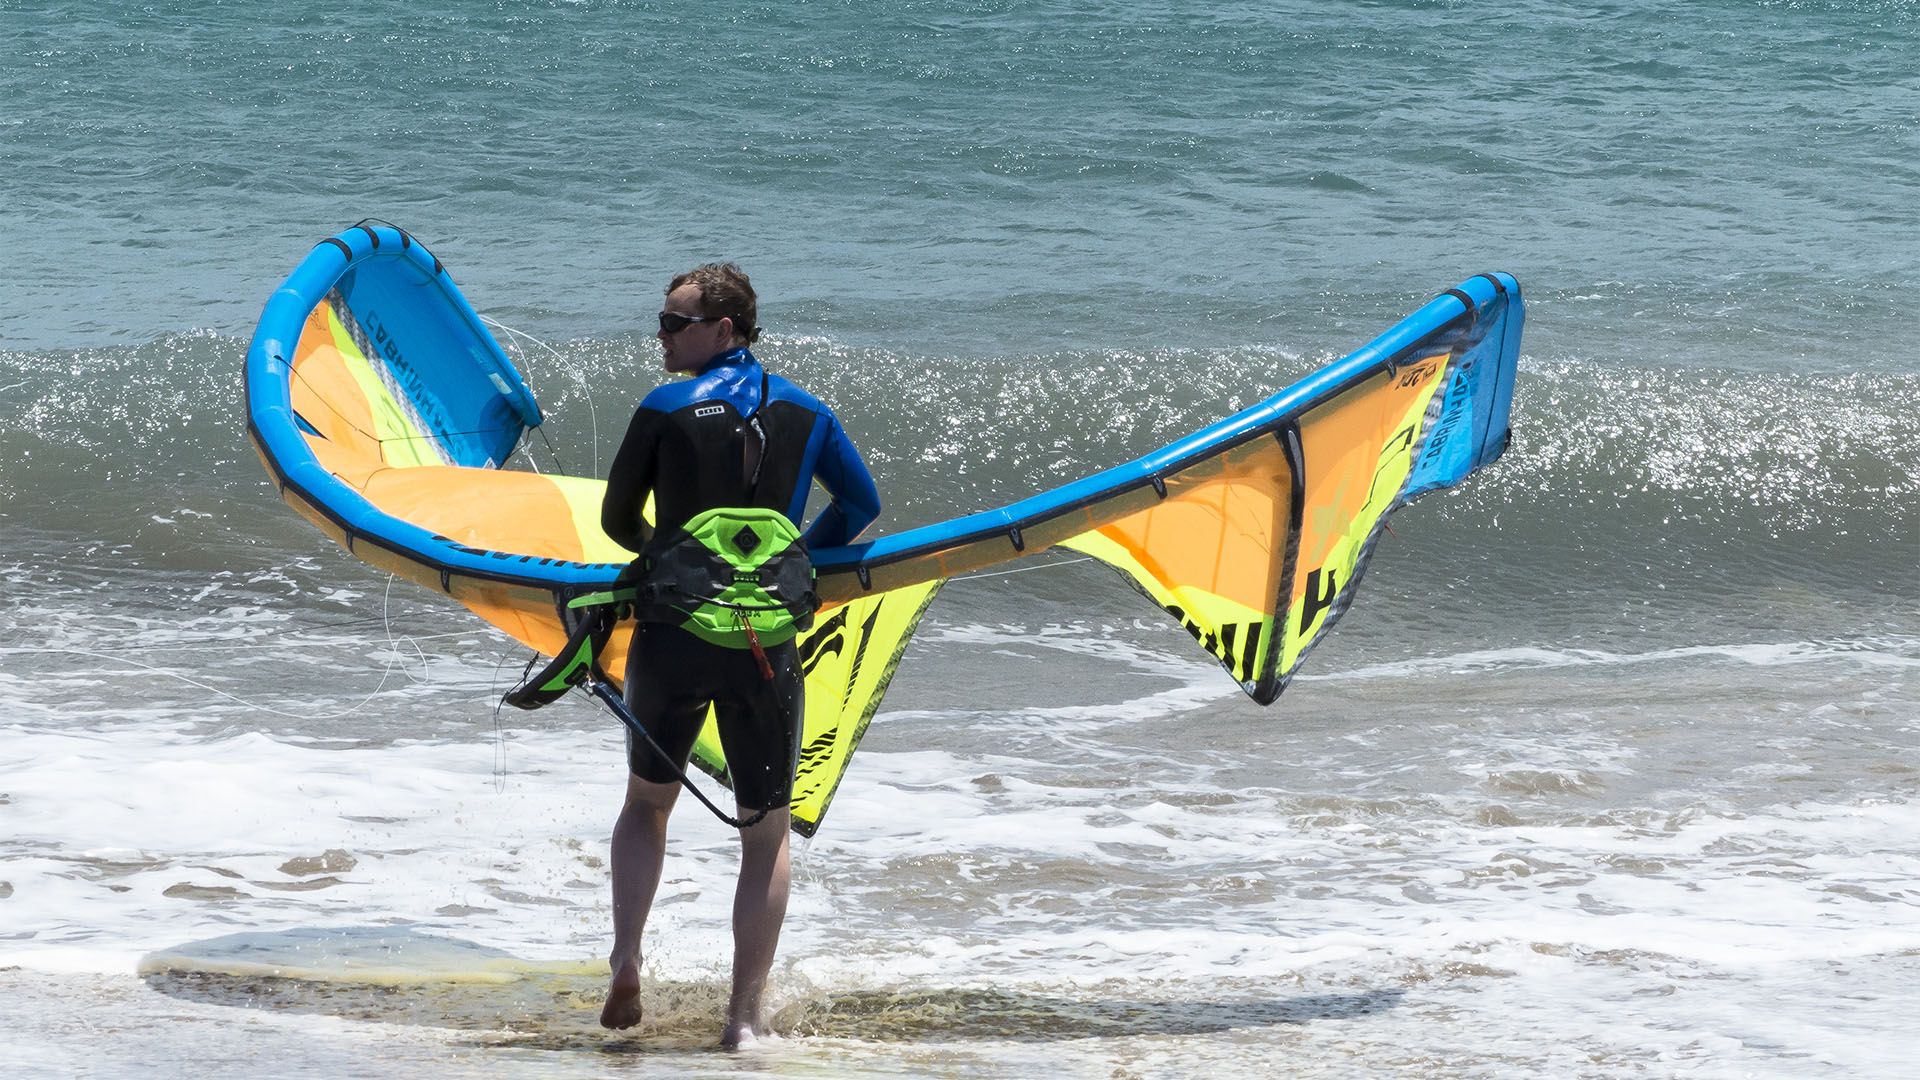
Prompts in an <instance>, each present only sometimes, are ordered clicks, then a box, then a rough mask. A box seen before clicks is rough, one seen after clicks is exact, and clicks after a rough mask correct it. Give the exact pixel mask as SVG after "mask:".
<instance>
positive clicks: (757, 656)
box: [600, 263, 880, 1046]
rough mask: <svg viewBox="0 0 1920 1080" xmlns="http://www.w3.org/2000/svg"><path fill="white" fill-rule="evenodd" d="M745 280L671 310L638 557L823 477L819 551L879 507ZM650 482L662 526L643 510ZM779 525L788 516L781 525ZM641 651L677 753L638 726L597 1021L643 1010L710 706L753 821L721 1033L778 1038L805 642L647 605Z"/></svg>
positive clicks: (705, 273) (800, 510)
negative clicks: (683, 806)
mask: <svg viewBox="0 0 1920 1080" xmlns="http://www.w3.org/2000/svg"><path fill="white" fill-rule="evenodd" d="M757 308H758V303H757V300H756V298H755V295H754V291H753V286H752V284H751V283H750V282H749V281H748V279H747V275H746V274H745V273H743V272H741V270H740V268H739V267H737V266H735V265H733V264H732V263H722V264H714V263H709V264H706V265H703V266H700V267H697V268H695V269H693V270H690V271H688V272H686V273H684V274H680V275H679V276H677V277H675V278H674V279H673V281H672V283H671V284H669V285H668V286H667V296H666V302H665V304H664V305H663V306H662V308H661V311H660V330H659V335H658V336H659V340H660V346H661V350H662V352H663V359H664V362H665V366H666V370H667V371H668V372H671V373H674V374H680V375H686V376H690V378H687V379H684V380H681V381H677V382H672V383H668V384H666V385H663V386H660V387H657V388H656V389H654V390H653V392H652V393H649V394H648V395H647V396H646V398H645V399H644V400H643V401H641V403H640V407H639V409H638V410H636V411H635V413H634V416H633V421H632V423H631V424H630V425H629V426H628V428H627V435H626V439H625V441H624V442H622V443H621V445H620V451H619V454H618V456H616V457H615V459H614V462H613V467H612V470H611V472H610V473H609V475H608V477H607V494H606V501H605V502H604V503H603V504H602V507H601V524H602V527H603V528H604V529H605V530H606V533H607V535H608V536H610V537H612V538H613V539H614V540H616V541H618V542H619V543H620V544H621V545H623V546H624V547H626V548H627V549H628V550H631V551H636V552H640V553H641V556H642V558H641V559H640V560H639V561H638V564H637V565H640V566H645V565H648V564H649V558H650V557H652V556H656V555H659V554H661V550H662V546H663V545H670V544H671V543H673V542H674V540H675V539H676V536H677V538H678V539H681V540H684V539H685V538H686V532H685V530H684V529H683V526H685V525H686V524H687V523H688V522H689V520H690V519H692V518H694V517H695V516H696V515H699V514H701V513H702V512H703V511H708V510H713V509H715V508H722V507H727V508H731V507H759V508H766V509H772V510H777V511H779V512H780V513H781V514H782V515H784V516H785V517H786V518H787V519H788V520H790V521H791V522H793V524H794V525H796V526H797V525H799V524H800V521H801V518H802V517H803V516H804V515H805V513H806V505H807V494H808V490H809V488H810V487H811V485H812V481H814V480H815V479H817V480H819V481H820V483H821V486H822V487H824V488H825V489H826V491H827V494H828V495H829V496H830V497H831V503H830V504H829V505H828V506H827V507H826V508H825V509H824V510H823V511H821V513H820V514H819V515H818V517H817V518H816V519H815V520H814V522H813V524H812V526H811V527H809V528H808V529H807V530H806V533H805V534H804V537H803V538H802V539H804V541H805V543H806V545H807V546H808V547H813V548H818V547H826V546H832V545H836V544H845V543H848V542H850V541H851V540H853V539H854V537H856V536H858V535H859V534H860V532H861V530H863V529H865V528H866V527H867V525H868V524H870V523H871V522H872V521H873V520H874V518H875V517H876V516H878V514H879V512H880V496H879V492H878V491H877V490H876V489H875V487H874V483H873V477H872V476H871V475H870V474H869V473H868V472H867V468H866V465H865V464H864V463H863V462H862V461H861V460H860V454H859V452H858V451H857V450H855V449H854V446H853V443H852V441H851V440H849V439H848V438H847V434H846V432H845V431H844V430H842V428H841V426H840V422H839V420H837V419H836V418H835V417H834V415H833V412H832V410H830V409H828V408H827V406H825V405H824V404H822V403H821V402H820V401H819V399H817V398H815V397H814V396H813V395H811V394H809V393H807V392H806V391H805V390H802V389H800V388H799V387H797V386H795V385H794V384H793V383H791V382H789V381H787V380H786V379H783V378H781V377H780V376H778V375H771V374H768V373H766V372H765V371H764V370H763V369H762V368H761V366H760V362H759V361H758V360H756V359H755V358H754V356H753V354H752V353H751V352H749V351H748V347H749V346H750V345H752V344H753V343H754V342H755V341H756V340H757V339H758V338H759V336H760V328H759V326H758V325H757V324H756V318H757V314H758V311H757ZM649 494H651V495H652V497H653V500H654V514H655V520H654V524H653V526H652V527H651V528H649V527H648V526H647V525H646V523H645V522H644V521H643V520H642V518H641V509H642V507H643V506H645V505H646V502H647V498H648V496H649ZM782 527H784V524H783V523H782ZM641 618H642V621H641V622H640V623H639V625H638V628H637V629H636V630H635V631H634V635H633V641H632V644H631V647H630V648H629V650H628V653H627V657H628V659H627V669H626V700H627V703H628V705H629V706H630V708H631V709H632V711H633V713H634V715H635V716H636V717H637V718H638V719H639V721H640V722H641V724H642V726H643V727H644V728H645V730H646V731H647V732H648V734H650V735H651V736H652V738H653V741H654V742H655V743H657V744H658V745H659V747H660V748H661V749H663V750H664V751H665V756H671V757H672V758H674V761H673V762H672V763H671V765H670V764H669V763H668V762H667V761H664V760H662V756H663V755H662V754H661V753H660V752H659V751H657V750H655V749H654V748H652V747H648V746H645V745H636V743H644V740H636V739H634V738H633V737H632V735H631V734H630V735H629V736H628V740H627V742H628V747H627V766H628V770H629V774H630V775H629V776H628V778H627V795H626V804H625V806H624V807H623V808H622V810H621V812H620V817H619V820H618V822H617V823H616V824H615V825H614V829H613V846H612V876H613V923H614V938H613V952H612V954H611V956H610V957H609V961H610V964H611V966H612V969H613V978H612V983H611V985H610V986H609V988H608V991H607V1000H606V1005H605V1007H604V1008H603V1009H602V1010H601V1013H600V1023H601V1024H602V1025H604V1026H606V1027H609V1028H627V1027H631V1026H633V1025H634V1024H636V1023H638V1022H639V1020H640V1013H641V1006H640V939H641V934H642V931H643V930H644V928H645V926H646V920H647V913H648V911H649V909H650V908H651V907H652V905H653V898H654V892H655V890H656V889H657V888H658V886H659V884H660V874H661V869H662V865H663V863H664V860H665V856H666V835H667V816H668V814H669V813H670V812H671V811H672V809H673V805H674V801H675V799H676V798H678V796H679V794H680V788H681V783H680V777H679V775H678V774H677V773H676V768H675V767H677V768H678V769H680V770H684V768H685V766H686V763H687V758H688V755H689V754H690V753H691V751H692V747H693V743H694V740H695V738H696V737H697V736H698V735H699V732H700V728H701V725H702V723H703V722H704V720H705V718H706V714H707V709H708V706H709V705H711V706H712V707H713V709H714V712H715V714H716V716H717V718H718V723H719V731H720V740H721V744H722V748H723V749H724V750H725V752H726V756H727V767H728V770H729V772H730V774H731V779H732V782H733V789H734V798H735V801H736V803H737V804H738V806H739V808H740V813H741V817H742V819H743V820H749V819H750V818H751V816H752V815H755V814H759V813H760V812H762V811H766V813H765V815H764V816H763V817H761V818H760V819H759V820H758V821H755V822H753V823H751V824H749V825H747V826H745V827H743V828H741V830H740V846H741V856H740V877H739V883H738V885H737V886H736V889H735V892H734V902H733V936H734V955H733V991H732V996H731V997H730V999H729V1001H728V1004H727V1020H726V1028H725V1030H724V1032H723V1033H722V1036H721V1042H722V1044H723V1045H726V1046H739V1045H741V1044H742V1043H745V1042H748V1041H751V1040H752V1039H753V1038H754V1037H755V1036H756V1035H760V1034H764V1033H765V1021H764V1017H763V1016H762V1012H761V997H762V994H763V992H764V991H765V989H766V982H767V975H768V972H769V971H770V970H771V969H772V966H773V955H774V950H775V947H776V945H777V944H778V942H779V937H780V926H781V923H782V921H783V920H784V919H785V916H786V908H787V895H788V861H787V836H788V824H789V822H788V818H789V812H788V809H787V807H788V803H789V801H790V800H791V797H792V792H793V778H794V768H795V764H796V761H797V760H798V755H799V749H800V732H801V721H802V715H803V707H802V675H801V671H800V667H799V663H798V658H797V656H796V652H795V645H794V642H793V641H792V640H791V639H789V640H786V641H785V642H784V643H783V644H778V645H769V646H766V647H765V648H762V647H761V645H760V643H759V641H758V640H757V639H755V640H754V642H753V647H752V649H751V650H749V649H743V648H732V647H728V646H726V645H722V644H715V643H713V642H712V641H710V640H703V639H702V638H701V637H698V636H695V634H693V633H691V632H689V631H688V630H687V629H685V628H683V626H681V625H676V624H675V622H674V621H672V620H671V619H667V618H663V617H662V616H661V615H660V614H659V613H658V612H655V613H654V614H652V615H649V614H647V613H646V612H645V611H644V610H643V611H642V613H641Z"/></svg>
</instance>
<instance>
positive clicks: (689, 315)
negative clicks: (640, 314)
mask: <svg viewBox="0 0 1920 1080" xmlns="http://www.w3.org/2000/svg"><path fill="white" fill-rule="evenodd" d="M758 317H759V303H758V301H757V300H756V298H755V297H754V295H753V283H752V282H750V281H748V280H747V275H746V274H745V273H744V272H743V271H742V270H741V269H740V268H739V267H738V266H735V265H733V264H732V263H707V264H706V265H704V266H696V267H694V268H693V269H692V270H689V271H687V272H686V273H684V274H680V275H678V276H676V277H675V278H674V279H673V281H672V283H671V284H669V285H668V286H667V302H666V303H665V304H664V305H662V307H661V309H660V333H659V338H660V348H661V351H662V353H663V357H662V359H663V360H664V362H665V363H666V368H667V370H668V371H698V370H700V369H701V368H702V367H703V366H705V365H706V362H707V361H709V360H711V359H713V358H714V357H715V356H718V355H719V354H721V353H723V352H726V351H727V350H728V349H737V348H740V347H741V346H744V345H751V344H753V343H754V342H755V341H758V340H759V339H760V327H759V326H758V325H757V324H756V322H755V320H756V319H757V318H758Z"/></svg>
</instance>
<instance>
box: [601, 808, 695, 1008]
mask: <svg viewBox="0 0 1920 1080" xmlns="http://www.w3.org/2000/svg"><path fill="white" fill-rule="evenodd" d="M679 796H680V784H679V782H678V781H675V782H674V783H671V784H655V783H651V782H649V781H646V780H642V779H640V778H639V777H637V776H634V775H632V774H631V773H629V774H628V776H627V801H626V805H624V806H622V807H621V808H620V820H618V821H616V822H614V825H613V847H612V851H611V856H612V858H611V863H612V866H611V869H612V873H613V953H612V954H611V955H610V956H608V958H607V962H608V965H609V966H610V967H612V969H613V982H612V983H611V984H610V985H609V986H608V987H607V1003H606V1005H605V1006H604V1007H602V1008H601V1010H600V1026H601V1027H608V1028H630V1027H632V1026H633V1025H635V1024H637V1023H639V1022H640V937H641V934H642V933H644V932H645V930H646V928H647V912H648V911H650V910H652V908H653V894H654V892H655V891H656V890H658V889H659V888H660V870H661V867H662V865H664V863H665V862H666V858H667V815H668V814H670V813H672V812H673V802H674V800H675V799H677V798H679Z"/></svg>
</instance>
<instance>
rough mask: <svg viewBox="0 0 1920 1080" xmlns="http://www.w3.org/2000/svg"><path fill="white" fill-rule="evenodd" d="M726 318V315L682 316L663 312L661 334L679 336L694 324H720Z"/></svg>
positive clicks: (661, 314) (671, 312) (676, 313)
mask: <svg viewBox="0 0 1920 1080" xmlns="http://www.w3.org/2000/svg"><path fill="white" fill-rule="evenodd" d="M724 318H726V316H725V315H681V314H679V313H678V312H673V311H663V312H661V313H660V332H661V333H663V334H677V333H679V332H680V331H682V330H685V329H686V328H687V327H689V326H692V325H693V324H694V323H697V322H719V321H720V320H721V319H724Z"/></svg>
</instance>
